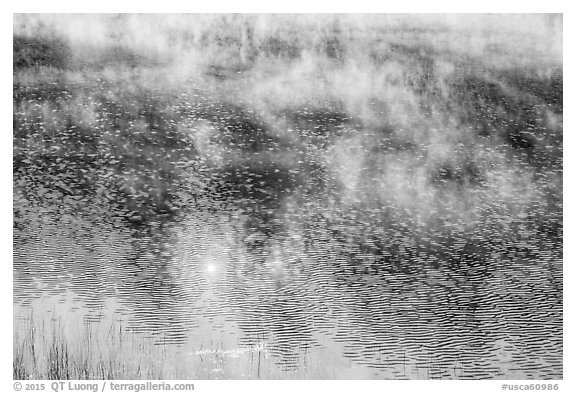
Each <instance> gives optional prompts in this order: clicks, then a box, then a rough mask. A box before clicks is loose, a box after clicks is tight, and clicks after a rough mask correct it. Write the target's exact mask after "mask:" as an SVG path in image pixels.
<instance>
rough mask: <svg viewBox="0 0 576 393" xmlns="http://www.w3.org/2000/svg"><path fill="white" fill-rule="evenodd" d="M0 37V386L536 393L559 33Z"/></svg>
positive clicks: (518, 16) (556, 198)
mask: <svg viewBox="0 0 576 393" xmlns="http://www.w3.org/2000/svg"><path fill="white" fill-rule="evenodd" d="M12 18H13V20H12V21H13V26H12V29H13V36H12V46H13V58H12V61H13V62H12V66H13V69H12V104H13V112H12V119H13V121H12V124H13V128H12V147H11V150H12V174H11V175H12V218H13V225H12V277H11V280H12V285H13V287H12V295H13V298H12V302H11V303H12V307H13V313H12V318H13V333H12V342H13V345H12V378H13V380H14V381H13V382H10V384H12V383H14V382H15V381H19V382H15V383H14V387H15V389H16V384H21V383H22V385H20V386H24V387H26V386H28V385H26V384H25V381H26V380H36V381H48V380H54V381H84V382H86V380H90V381H102V380H104V381H115V380H123V381H144V380H146V381H167V383H169V382H170V381H172V380H179V381H181V382H182V386H183V388H182V390H186V389H188V390H193V389H194V386H193V385H191V384H190V386H189V387H185V382H186V381H189V382H193V381H202V380H206V381H212V380H325V381H326V380H381V381H390V380H427V381H428V380H445V381H454V380H469V381H480V380H499V382H503V383H505V381H504V380H521V381H524V382H521V383H529V382H530V381H540V382H538V386H543V387H542V388H540V389H539V390H557V389H558V385H554V384H556V383H559V382H562V380H563V379H564V377H565V376H564V374H565V373H564V362H563V358H564V355H565V353H564V349H563V348H564V341H563V338H564V336H565V335H564V329H563V325H564V316H563V310H564V300H563V299H564V298H563V293H564V287H563V281H564V280H563V277H564V274H563V272H564V269H563V222H564V221H563V167H564V162H563V27H564V26H563V25H564V21H563V19H564V18H563V14H558V13H556V14H554V13H515V14H511V13H468V14H462V13H457V14H454V13H435V14H422V13H402V14H399V13H322V14H320V13H289V14H287V13H233V12H228V13H210V14H207V13H136V12H134V13H114V14H111V13H14V14H13V15H12ZM6 142H7V143H8V141H6ZM7 203H8V202H7ZM8 279H10V278H8ZM8 348H9V347H8ZM7 352H8V351H7ZM526 381H528V382H526ZM66 383H68V382H66ZM109 383H110V382H109ZM78 384H79V382H78ZM10 386H11V385H10ZM30 386H31V385H30ZM62 386H63V385H62ZM66 386H68V385H66ZM70 386H72V388H70V389H69V390H66V389H61V390H60V391H72V390H74V389H73V387H74V386H84V387H86V388H87V389H88V388H89V387H90V386H91V385H90V384H85V385H81V384H80V385H70ZM118 386H119V385H118ZM494 386H497V389H495V390H500V385H494ZM504 386H506V387H504ZM512 386H513V385H502V390H507V389H508V390H515V389H523V388H521V387H520V388H519V387H518V386H516V388H514V387H512ZM521 386H524V385H521ZM526 386H528V385H526ZM554 386H556V387H555V388H554ZM190 387H191V389H190ZM199 387H200V384H198V386H197V387H196V388H197V390H201V389H198V388H199ZM53 389H54V388H52V389H51V388H50V384H49V383H48V384H47V385H46V389H45V390H46V391H52V390H53ZM106 389H109V386H106ZM76 390H81V389H79V388H78V389H76ZM113 390H114V389H113ZM142 390H144V389H142ZM560 390H562V389H560Z"/></svg>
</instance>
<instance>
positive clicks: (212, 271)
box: [206, 264, 216, 273]
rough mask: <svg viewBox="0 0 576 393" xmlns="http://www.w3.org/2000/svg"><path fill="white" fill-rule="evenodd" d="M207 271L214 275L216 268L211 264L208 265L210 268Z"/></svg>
mask: <svg viewBox="0 0 576 393" xmlns="http://www.w3.org/2000/svg"><path fill="white" fill-rule="evenodd" d="M206 271H207V272H208V273H214V272H215V271H216V266H214V265H212V264H210V265H208V266H207V267H206Z"/></svg>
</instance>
